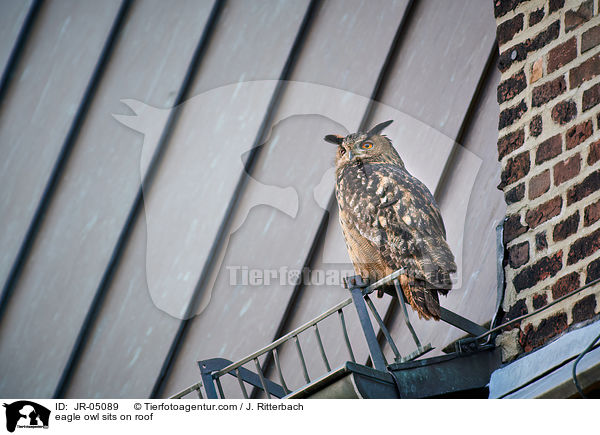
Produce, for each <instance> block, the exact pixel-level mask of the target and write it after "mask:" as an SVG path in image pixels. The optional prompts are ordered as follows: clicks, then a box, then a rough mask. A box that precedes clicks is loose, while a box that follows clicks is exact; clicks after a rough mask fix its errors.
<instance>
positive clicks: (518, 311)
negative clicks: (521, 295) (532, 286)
mask: <svg viewBox="0 0 600 435" xmlns="http://www.w3.org/2000/svg"><path fill="white" fill-rule="evenodd" d="M525 314H527V305H526V304H525V299H519V300H518V301H517V302H515V303H514V305H513V306H512V307H510V308H509V309H508V311H507V312H506V313H504V315H503V316H502V323H506V322H510V321H511V320H513V319H516V318H517V317H521V316H523V315H525ZM516 324H517V323H515V325H516ZM513 327H514V326H513V325H508V326H507V327H506V328H505V329H504V331H510V330H511V329H512V328H513Z"/></svg>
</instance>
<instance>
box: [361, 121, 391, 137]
mask: <svg viewBox="0 0 600 435" xmlns="http://www.w3.org/2000/svg"><path fill="white" fill-rule="evenodd" d="M392 122H394V120H393V119H390V120H389V121H385V122H382V123H381V124H377V125H376V126H375V127H373V128H372V129H371V130H369V132H368V133H367V137H371V136H374V135H376V134H378V133H379V132H381V131H383V129H384V128H386V127H387V126H388V125H390V124H391V123H392Z"/></svg>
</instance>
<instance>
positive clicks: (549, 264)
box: [513, 251, 562, 293]
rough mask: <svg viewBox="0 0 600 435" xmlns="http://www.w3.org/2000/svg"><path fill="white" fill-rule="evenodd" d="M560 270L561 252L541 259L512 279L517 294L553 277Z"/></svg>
mask: <svg viewBox="0 0 600 435" xmlns="http://www.w3.org/2000/svg"><path fill="white" fill-rule="evenodd" d="M561 268H562V251H558V252H557V253H555V254H554V255H551V256H548V257H543V258H541V259H540V260H539V261H537V262H536V263H535V264H533V265H531V266H527V267H525V268H523V269H522V270H521V271H520V272H519V273H517V275H516V276H515V277H514V279H513V284H514V286H515V290H516V291H517V293H519V292H521V291H522V290H525V289H527V288H531V287H533V286H534V285H536V284H537V283H538V282H540V281H543V280H545V279H546V278H549V277H552V276H555V275H556V274H557V273H558V271H559V270H560V269H561Z"/></svg>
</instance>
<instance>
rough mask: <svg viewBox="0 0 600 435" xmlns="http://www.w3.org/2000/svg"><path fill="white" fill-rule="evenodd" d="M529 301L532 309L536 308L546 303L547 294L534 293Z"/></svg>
mask: <svg viewBox="0 0 600 435" xmlns="http://www.w3.org/2000/svg"><path fill="white" fill-rule="evenodd" d="M531 303H532V305H533V309H534V310H538V309H540V308H542V307H543V306H544V305H546V304H547V303H548V296H547V295H546V293H536V294H534V295H533V297H532V298H531Z"/></svg>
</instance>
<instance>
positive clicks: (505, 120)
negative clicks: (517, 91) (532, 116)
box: [498, 100, 527, 130]
mask: <svg viewBox="0 0 600 435" xmlns="http://www.w3.org/2000/svg"><path fill="white" fill-rule="evenodd" d="M525 112H527V104H526V103H525V100H521V102H520V103H519V104H516V105H514V106H512V107H509V108H508V109H504V110H503V111H502V112H500V119H499V121H498V130H502V129H503V128H505V127H508V126H509V125H512V124H514V123H515V121H518V120H519V119H521V117H522V116H523V114H524V113H525Z"/></svg>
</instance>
